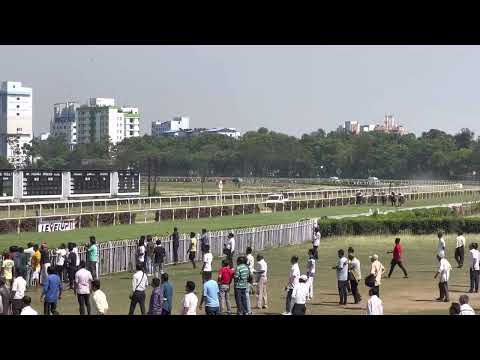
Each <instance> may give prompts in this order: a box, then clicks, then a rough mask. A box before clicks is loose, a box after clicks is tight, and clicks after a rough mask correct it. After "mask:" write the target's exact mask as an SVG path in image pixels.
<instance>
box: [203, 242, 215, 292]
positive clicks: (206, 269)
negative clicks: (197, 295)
mask: <svg viewBox="0 0 480 360" xmlns="http://www.w3.org/2000/svg"><path fill="white" fill-rule="evenodd" d="M203 251H204V255H203V265H202V271H201V272H200V274H201V275H202V283H204V282H205V281H208V280H206V279H207V278H209V279H211V278H212V261H213V255H212V253H211V252H210V245H205V247H204V248H203Z"/></svg>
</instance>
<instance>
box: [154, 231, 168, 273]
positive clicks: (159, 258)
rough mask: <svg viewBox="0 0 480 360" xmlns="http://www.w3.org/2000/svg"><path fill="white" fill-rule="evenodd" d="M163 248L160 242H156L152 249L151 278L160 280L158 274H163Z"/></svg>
mask: <svg viewBox="0 0 480 360" xmlns="http://www.w3.org/2000/svg"><path fill="white" fill-rule="evenodd" d="M165 254H166V252H165V248H164V247H163V246H162V242H161V241H160V240H157V245H156V246H155V248H154V249H153V274H154V275H153V276H154V277H156V278H160V274H163V262H164V260H165Z"/></svg>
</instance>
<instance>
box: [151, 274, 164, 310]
mask: <svg viewBox="0 0 480 360" xmlns="http://www.w3.org/2000/svg"><path fill="white" fill-rule="evenodd" d="M152 287H153V291H152V295H151V296H150V304H149V307H148V315H162V308H163V288H162V284H161V282H160V279H159V278H154V279H153V280H152Z"/></svg>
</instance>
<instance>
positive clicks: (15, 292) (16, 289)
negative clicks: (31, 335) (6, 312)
mask: <svg viewBox="0 0 480 360" xmlns="http://www.w3.org/2000/svg"><path fill="white" fill-rule="evenodd" d="M15 276H16V277H15V280H13V284H12V289H11V296H12V312H13V315H20V313H21V312H22V308H23V297H24V295H25V290H26V289H27V282H26V281H25V279H24V278H23V277H22V275H21V274H20V273H18V274H16V275H15Z"/></svg>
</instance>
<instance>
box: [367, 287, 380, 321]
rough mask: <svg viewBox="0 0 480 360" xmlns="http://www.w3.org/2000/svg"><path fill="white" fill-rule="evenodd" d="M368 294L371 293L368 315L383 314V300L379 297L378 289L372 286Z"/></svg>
mask: <svg viewBox="0 0 480 360" xmlns="http://www.w3.org/2000/svg"><path fill="white" fill-rule="evenodd" d="M368 295H370V299H368V303H367V315H383V302H382V300H381V299H380V298H379V295H378V290H377V289H376V288H371V289H370V290H369V291H368Z"/></svg>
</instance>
